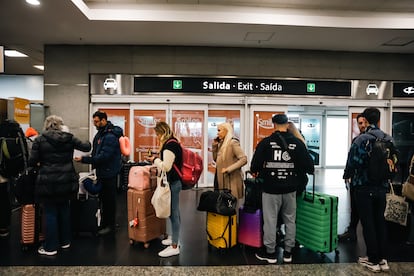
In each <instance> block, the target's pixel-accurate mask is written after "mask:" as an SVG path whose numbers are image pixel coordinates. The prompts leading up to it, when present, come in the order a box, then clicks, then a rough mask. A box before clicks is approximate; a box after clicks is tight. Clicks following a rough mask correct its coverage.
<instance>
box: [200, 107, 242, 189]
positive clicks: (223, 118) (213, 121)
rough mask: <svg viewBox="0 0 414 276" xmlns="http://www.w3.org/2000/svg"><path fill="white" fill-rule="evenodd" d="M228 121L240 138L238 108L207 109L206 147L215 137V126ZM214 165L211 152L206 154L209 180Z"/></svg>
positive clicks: (211, 178)
mask: <svg viewBox="0 0 414 276" xmlns="http://www.w3.org/2000/svg"><path fill="white" fill-rule="evenodd" d="M225 122H228V123H230V124H231V125H232V126H233V130H234V136H235V137H237V138H240V110H209V111H208V130H207V131H208V148H209V149H211V147H212V143H213V139H214V138H215V137H217V126H218V125H219V124H221V123H225ZM215 172H216V165H215V164H214V161H213V154H212V153H211V152H209V154H208V176H207V179H208V181H209V182H211V181H213V179H214V174H215Z"/></svg>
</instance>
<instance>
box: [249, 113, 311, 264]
mask: <svg viewBox="0 0 414 276" xmlns="http://www.w3.org/2000/svg"><path fill="white" fill-rule="evenodd" d="M272 122H273V123H274V125H275V132H273V133H272V134H271V135H270V136H268V137H265V138H264V139H263V140H262V141H260V143H259V144H258V145H257V147H256V151H255V152H254V155H253V158H252V162H251V167H250V171H251V172H252V173H254V174H256V175H258V176H259V177H261V178H263V180H264V184H263V194H262V204H263V222H264V224H263V244H264V248H263V250H260V251H259V252H258V253H256V258H258V259H259V260H263V261H267V262H268V263H276V262H277V258H276V232H277V224H278V223H277V219H278V215H279V213H280V215H281V217H282V219H283V222H284V223H285V226H286V236H285V248H284V252H283V261H284V262H285V263H290V262H292V248H293V247H294V246H295V239H296V223H295V221H296V190H297V188H298V185H299V184H300V183H301V180H300V177H298V176H300V175H304V174H305V173H308V174H313V173H314V165H313V161H312V158H311V156H310V155H309V153H308V151H307V149H306V146H305V144H304V143H303V142H302V141H301V140H299V138H297V137H295V136H294V135H293V134H292V133H290V132H288V131H287V130H288V126H289V125H288V118H287V116H286V115H285V114H276V115H275V116H273V118H272Z"/></svg>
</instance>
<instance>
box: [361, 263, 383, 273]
mask: <svg viewBox="0 0 414 276" xmlns="http://www.w3.org/2000/svg"><path fill="white" fill-rule="evenodd" d="M362 265H363V266H365V267H366V268H368V269H369V270H371V271H372V272H381V267H380V266H379V264H373V263H371V262H367V263H364V264H362Z"/></svg>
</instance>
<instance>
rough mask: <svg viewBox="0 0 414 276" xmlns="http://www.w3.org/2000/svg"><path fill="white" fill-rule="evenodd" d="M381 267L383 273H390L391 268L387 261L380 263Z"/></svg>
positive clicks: (383, 260)
mask: <svg viewBox="0 0 414 276" xmlns="http://www.w3.org/2000/svg"><path fill="white" fill-rule="evenodd" d="M379 266H380V268H381V270H382V271H389V270H390V267H389V265H388V262H387V260H386V259H382V260H381V261H380V262H379Z"/></svg>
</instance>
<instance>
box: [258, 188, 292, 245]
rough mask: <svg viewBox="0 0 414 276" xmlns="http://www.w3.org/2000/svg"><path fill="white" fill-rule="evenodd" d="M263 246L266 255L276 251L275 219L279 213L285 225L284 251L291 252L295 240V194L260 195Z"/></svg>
mask: <svg viewBox="0 0 414 276" xmlns="http://www.w3.org/2000/svg"><path fill="white" fill-rule="evenodd" d="M262 204H263V244H264V246H265V247H266V251H267V252H268V253H274V252H275V251H276V232H277V219H278V214H279V212H280V215H281V218H282V220H283V223H284V224H285V227H286V228H285V229H286V235H285V239H284V241H285V250H286V251H289V252H292V248H293V247H295V239H296V223H295V221H296V192H292V193H288V194H268V193H263V194H262Z"/></svg>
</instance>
